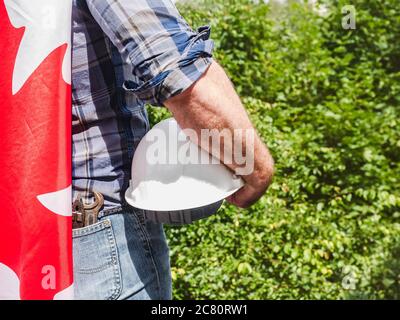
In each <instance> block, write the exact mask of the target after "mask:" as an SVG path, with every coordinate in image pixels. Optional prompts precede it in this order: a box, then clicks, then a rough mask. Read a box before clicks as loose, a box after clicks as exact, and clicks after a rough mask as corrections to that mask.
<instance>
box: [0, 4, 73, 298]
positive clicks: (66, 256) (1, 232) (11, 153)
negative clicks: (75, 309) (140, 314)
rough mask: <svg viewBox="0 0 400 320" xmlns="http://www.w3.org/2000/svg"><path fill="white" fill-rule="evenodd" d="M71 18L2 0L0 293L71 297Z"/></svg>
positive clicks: (54, 9)
mask: <svg viewBox="0 0 400 320" xmlns="http://www.w3.org/2000/svg"><path fill="white" fill-rule="evenodd" d="M70 19H71V1H70V0H2V1H1V2H0V23H1V24H0V25H1V32H0V208H1V210H0V219H1V220H0V299H70V298H72V293H73V288H72V239H71V238H72V237H71V232H72V231H71V230H72V227H71V224H72V222H71V131H70V130H71V92H70V91H71V86H70V76H71V75H70V70H71V68H70V38H71V25H70Z"/></svg>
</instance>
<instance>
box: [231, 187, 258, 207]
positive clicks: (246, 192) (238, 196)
mask: <svg viewBox="0 0 400 320" xmlns="http://www.w3.org/2000/svg"><path fill="white" fill-rule="evenodd" d="M258 199H259V196H258V195H256V194H255V190H254V189H253V188H252V187H251V186H249V185H245V186H244V187H243V188H241V189H240V190H238V191H237V192H236V193H234V194H233V195H231V196H229V197H228V198H226V201H228V202H229V203H231V204H233V205H235V206H237V207H240V208H247V207H250V206H251V205H252V204H254V203H255V202H256V201H257V200H258Z"/></svg>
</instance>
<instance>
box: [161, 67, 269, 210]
mask: <svg viewBox="0 0 400 320" xmlns="http://www.w3.org/2000/svg"><path fill="white" fill-rule="evenodd" d="M165 105H166V106H167V107H168V109H169V110H170V111H171V112H172V113H173V115H174V117H175V119H176V120H177V122H178V123H179V125H180V126H181V127H182V128H183V129H192V130H195V132H196V134H197V137H200V138H199V141H196V142H197V143H199V144H200V146H201V147H202V148H204V149H206V150H207V151H208V152H209V153H211V154H213V155H214V156H215V157H217V158H218V159H220V160H221V161H222V162H223V163H224V164H225V165H227V166H228V167H229V168H231V169H232V170H236V171H237V169H238V168H240V167H242V166H243V163H238V162H237V161H235V158H236V157H235V156H234V155H233V156H232V157H231V159H229V160H232V159H233V161H228V159H226V155H227V154H228V155H229V154H233V153H235V150H240V152H243V153H244V152H245V153H246V154H243V156H244V158H246V159H251V160H252V161H253V170H252V171H251V172H249V173H247V174H245V175H242V177H243V179H244V180H245V182H246V187H245V188H244V189H245V190H244V191H245V192H246V190H247V193H251V190H250V189H254V190H253V193H258V194H257V195H256V194H253V197H251V196H249V195H243V196H241V193H243V190H242V191H241V193H239V194H238V196H239V197H237V199H231V200H232V202H234V203H235V202H236V203H235V204H237V205H239V206H248V205H250V204H252V203H253V202H254V201H255V200H257V199H258V197H259V196H261V195H262V193H264V191H265V189H266V188H267V186H268V185H269V184H270V182H271V179H272V175H273V159H272V157H271V155H270V153H269V152H268V149H267V148H266V146H265V145H264V143H263V142H262V141H261V139H260V137H259V136H258V135H257V133H256V132H255V130H254V128H253V126H252V124H251V122H250V120H249V117H248V115H247V113H246V111H245V109H244V107H243V105H242V103H241V101H240V98H239V97H238V95H237V94H236V92H235V89H234V88H233V86H232V84H231V82H230V80H229V79H228V77H227V75H226V73H225V71H224V70H223V69H222V68H221V67H220V66H219V65H218V64H217V63H216V62H213V63H212V65H211V66H210V68H209V69H208V71H207V72H206V73H205V74H204V75H203V77H202V78H201V79H200V80H198V81H197V82H196V83H195V84H194V85H193V86H192V87H191V88H189V89H188V90H186V91H185V92H183V93H182V94H180V95H178V96H176V97H173V98H171V99H169V100H168V101H166V102H165ZM204 129H208V130H218V131H219V132H223V131H224V130H225V131H226V130H228V131H229V132H231V133H232V134H231V137H232V138H231V139H226V136H225V139H221V140H220V142H221V143H220V145H219V146H216V145H214V144H211V143H210V141H208V140H207V139H205V138H204V139H201V137H202V132H201V131H202V130H204ZM235 132H236V133H237V132H239V133H240V132H242V134H241V139H238V137H240V134H239V135H236V134H235ZM249 133H250V135H252V138H253V139H250V140H249V139H247V138H246V137H248V134H249ZM249 143H251V144H252V145H251V147H250V146H249V145H248V144H249ZM256 198H257V199H256ZM235 200H236V201H235Z"/></svg>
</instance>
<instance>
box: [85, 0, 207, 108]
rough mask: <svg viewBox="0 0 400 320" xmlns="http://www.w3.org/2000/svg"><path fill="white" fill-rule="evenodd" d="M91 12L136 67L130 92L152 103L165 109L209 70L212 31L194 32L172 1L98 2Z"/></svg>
mask: <svg viewBox="0 0 400 320" xmlns="http://www.w3.org/2000/svg"><path fill="white" fill-rule="evenodd" d="M87 4H88V7H89V10H90V11H91V13H92V15H93V17H94V18H95V19H96V21H97V23H98V24H99V25H100V26H101V28H102V29H103V31H104V32H105V33H106V34H107V36H108V37H109V38H110V40H111V41H112V43H113V44H114V45H115V46H116V47H117V48H118V50H119V52H120V53H121V55H122V57H123V59H124V60H125V62H127V63H130V64H131V65H132V70H133V71H132V79H129V80H126V81H125V82H124V88H125V89H126V90H128V91H130V92H132V93H134V94H136V95H137V97H138V98H139V99H141V100H143V101H144V102H146V103H151V104H155V105H163V103H164V102H165V100H167V99H169V98H171V97H173V96H175V95H177V94H179V93H181V92H183V91H185V90H186V89H187V88H189V87H190V86H191V85H192V84H193V83H194V82H196V81H197V80H198V79H199V78H200V77H201V76H202V74H203V73H204V72H205V71H206V70H207V69H208V67H209V66H210V64H211V62H212V51H213V47H214V43H213V41H212V40H210V27H208V26H205V27H201V28H200V29H198V30H197V31H194V30H192V29H191V28H190V27H189V25H188V24H187V23H186V21H185V20H184V18H183V17H182V16H181V15H180V14H179V12H178V10H177V9H176V7H175V5H174V4H173V3H172V2H171V1H170V0H135V1H132V0H118V1H115V0H92V1H87Z"/></svg>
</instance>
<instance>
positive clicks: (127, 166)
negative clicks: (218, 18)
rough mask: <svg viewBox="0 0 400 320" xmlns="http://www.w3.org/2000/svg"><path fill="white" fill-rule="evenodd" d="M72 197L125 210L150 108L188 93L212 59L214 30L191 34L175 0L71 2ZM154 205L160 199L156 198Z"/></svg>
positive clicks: (147, 126) (204, 29) (205, 29)
mask: <svg viewBox="0 0 400 320" xmlns="http://www.w3.org/2000/svg"><path fill="white" fill-rule="evenodd" d="M72 32H73V53H72V56H73V58H72V107H73V109H72V121H73V123H72V130H73V131H72V133H73V136H72V141H73V146H72V147H73V158H72V161H73V171H72V178H73V198H74V199H75V198H76V196H77V193H81V194H82V196H83V199H84V201H85V202H89V203H90V202H91V201H92V200H93V199H92V191H93V190H95V191H98V192H101V193H102V194H103V195H104V198H105V205H104V209H105V210H115V211H118V210H120V208H121V207H123V206H124V205H125V204H126V203H125V200H124V193H125V190H126V189H127V188H128V185H129V180H130V177H131V172H130V171H131V162H132V157H133V154H134V152H135V148H136V146H137V144H138V143H139V142H140V140H141V138H142V137H143V135H144V134H145V133H146V132H147V131H148V130H149V121H148V117H147V113H146V109H145V106H144V105H145V103H151V104H154V105H162V104H163V102H164V101H165V100H166V99H168V98H170V97H172V96H174V95H176V94H179V93H180V92H182V91H184V90H185V89H187V88H188V87H190V86H191V85H192V84H193V83H194V82H195V81H196V80H197V79H199V78H200V76H201V75H202V74H203V73H204V72H205V71H206V70H207V68H208V66H209V65H210V63H211V61H212V58H211V56H212V48H213V42H212V41H211V40H209V36H210V29H209V27H202V28H200V29H199V30H198V31H197V32H195V31H193V30H192V29H191V28H190V27H189V26H188V24H187V23H186V22H185V20H184V19H183V18H182V17H181V16H180V14H179V13H178V11H177V9H176V8H175V6H174V4H173V3H172V2H171V1H170V0H90V1H86V0H73V21H72ZM154 200H155V201H156V200H157V199H154Z"/></svg>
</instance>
